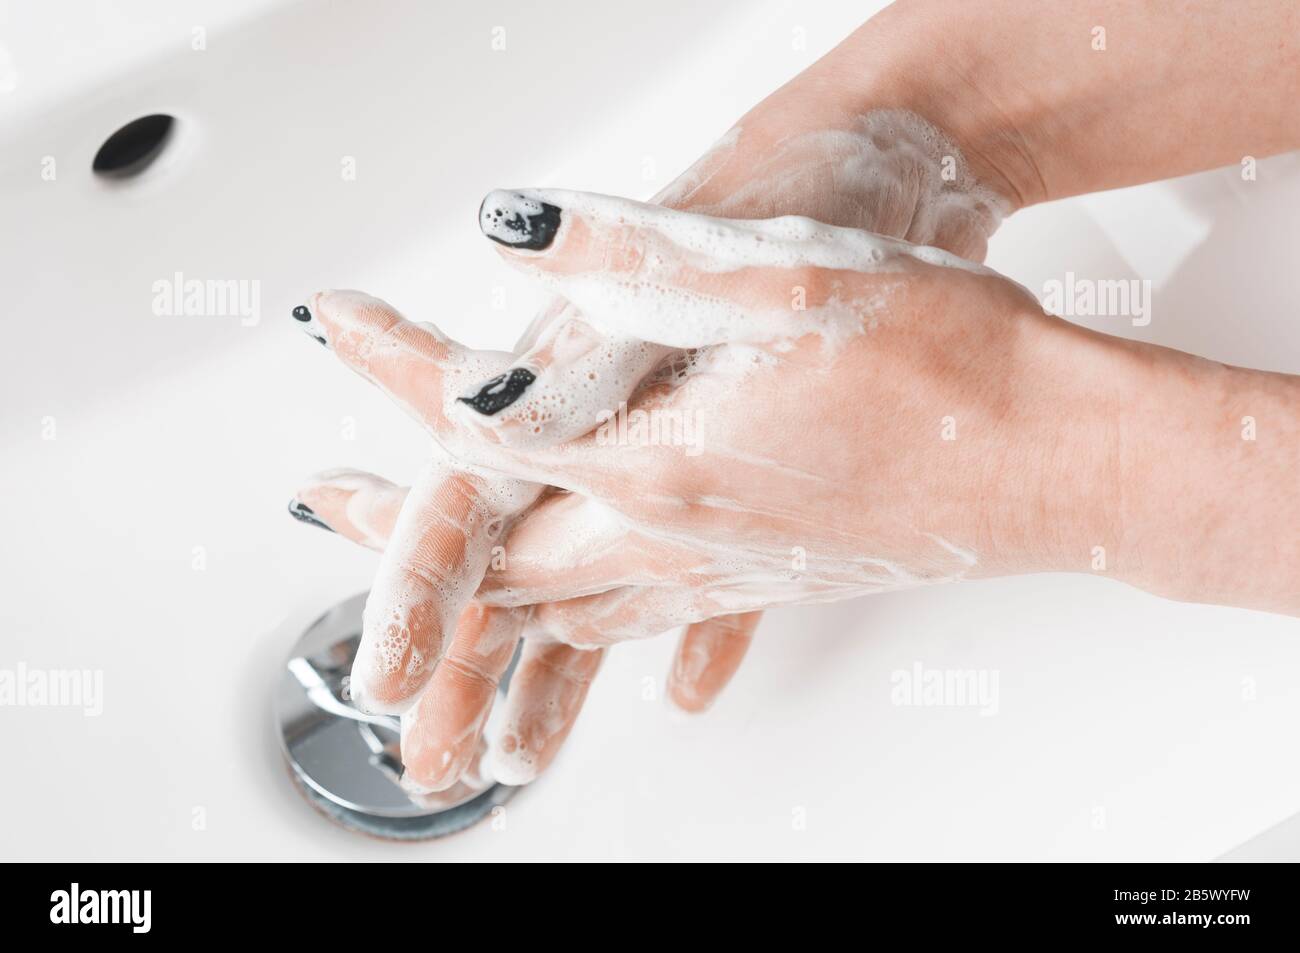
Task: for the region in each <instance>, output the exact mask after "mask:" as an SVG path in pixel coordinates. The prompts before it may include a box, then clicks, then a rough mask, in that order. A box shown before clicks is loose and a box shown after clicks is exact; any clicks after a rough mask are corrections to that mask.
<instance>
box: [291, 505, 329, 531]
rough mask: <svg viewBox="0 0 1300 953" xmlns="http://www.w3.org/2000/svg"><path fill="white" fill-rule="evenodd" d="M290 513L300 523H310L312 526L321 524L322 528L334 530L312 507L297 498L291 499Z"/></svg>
mask: <svg viewBox="0 0 1300 953" xmlns="http://www.w3.org/2000/svg"><path fill="white" fill-rule="evenodd" d="M289 515H290V516H292V517H293V518H294V519H296V520H297V521H298V522H300V523H308V524H310V525H312V526H319V527H320V528H321V529H324V530H329V531H330V532H331V533H332V532H334V530H333V529H330V525H329V524H328V523H326V522H325V521H324V520H323V519H321V518H320V517H319V516H317V515H316V514H315V512H314V511H313V510H312V508H311V507H310V506H308V505H307V504H306V503H299V502H298V501H297V500H290V501H289Z"/></svg>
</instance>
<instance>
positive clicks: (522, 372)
mask: <svg viewBox="0 0 1300 953" xmlns="http://www.w3.org/2000/svg"><path fill="white" fill-rule="evenodd" d="M535 380H537V375H536V374H534V373H533V372H532V371H530V370H528V369H527V368H523V367H516V368H514V369H513V370H510V371H506V373H504V374H499V375H497V376H496V377H494V378H492V379H491V380H490V381H488V382H487V383H486V384H484V385H483V386H482V387H480V388H479V392H478V393H477V394H475V395H474V396H473V397H458V398H456V399H457V400H459V401H460V402H461V403H462V404H469V405H470V406H471V407H473V408H474V409H475V410H477V411H478V412H479V413H480V414H482V415H483V416H485V417H491V416H492V415H493V414H495V413H496V412H497V411H500V410H505V409H506V408H507V407H509V406H510V405H511V404H513V403H514V402H515V401H517V400H518V399H519V397H520V395H521V394H523V392H524V391H526V390H528V386H529V385H530V384H532V382H533V381H535Z"/></svg>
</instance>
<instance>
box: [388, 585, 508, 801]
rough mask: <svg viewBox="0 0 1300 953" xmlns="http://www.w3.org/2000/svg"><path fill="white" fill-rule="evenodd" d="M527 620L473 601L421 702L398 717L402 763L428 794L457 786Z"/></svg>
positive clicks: (472, 754) (475, 749)
mask: <svg viewBox="0 0 1300 953" xmlns="http://www.w3.org/2000/svg"><path fill="white" fill-rule="evenodd" d="M526 617H527V611H526V610H522V609H497V608H491V607H487V606H482V605H479V604H477V603H471V604H470V605H469V607H468V608H466V609H465V611H464V612H463V613H462V614H461V617H460V620H459V622H458V623H457V626H456V632H455V635H454V636H453V638H452V640H451V647H450V648H449V649H448V650H447V654H446V655H444V656H443V658H442V661H440V662H439V663H438V667H437V668H436V669H434V672H433V677H432V678H431V679H430V681H429V685H428V688H426V689H425V691H424V693H423V694H422V695H420V700H419V702H418V703H417V704H416V705H415V707H413V708H411V709H410V710H409V711H407V713H406V714H405V715H403V716H402V763H403V764H404V765H405V766H406V771H407V774H409V776H410V778H411V781H412V782H413V783H415V784H417V785H419V786H420V787H421V788H422V789H424V790H426V791H444V790H446V789H447V788H449V787H451V786H452V785H453V784H455V783H456V782H457V781H458V780H459V779H460V778H461V776H462V775H463V774H464V772H465V771H466V769H467V768H468V767H469V765H470V762H471V761H472V760H473V759H474V757H475V756H476V754H477V752H478V750H479V744H480V742H481V740H482V737H483V727H484V725H485V724H486V723H487V719H488V714H489V713H490V712H491V711H492V704H493V702H494V701H495V699H496V694H497V683H498V682H500V680H501V676H502V674H503V673H504V672H505V670H506V667H507V666H508V665H509V664H510V659H511V658H512V657H513V655H514V651H515V646H516V645H517V644H518V641H519V634H520V630H521V629H522V628H523V623H524V620H525V618H526Z"/></svg>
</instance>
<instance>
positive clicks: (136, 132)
mask: <svg viewBox="0 0 1300 953" xmlns="http://www.w3.org/2000/svg"><path fill="white" fill-rule="evenodd" d="M175 125H176V119H175V117H173V116H168V115H165V114H163V113H156V114H154V115H152V116H141V117H140V118H139V119H134V120H132V121H131V122H128V123H127V124H126V125H125V126H123V127H122V128H121V129H119V130H118V131H117V132H115V133H113V134H112V135H111V136H109V137H108V138H107V139H105V140H104V144H103V145H102V146H100V147H99V151H98V152H96V153H95V161H94V162H93V163H92V164H91V169H93V170H94V172H95V174H96V175H102V176H106V177H108V178H113V179H126V178H130V177H132V176H136V175H139V174H140V173H141V172H143V171H144V170H145V169H147V168H149V166H150V165H152V164H153V161H154V160H155V159H157V158H158V156H159V155H161V154H162V151H163V149H164V148H166V146H167V140H168V139H169V138H170V137H171V134H172V128H173V127H174V126H175Z"/></svg>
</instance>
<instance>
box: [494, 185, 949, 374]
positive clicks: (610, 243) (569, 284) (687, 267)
mask: <svg viewBox="0 0 1300 953" xmlns="http://www.w3.org/2000/svg"><path fill="white" fill-rule="evenodd" d="M479 225H480V227H481V228H482V230H483V232H484V233H485V234H486V235H487V237H488V238H490V239H492V240H493V241H495V242H497V243H498V244H499V245H500V246H501V249H502V253H503V255H504V256H505V258H506V259H507V261H509V262H510V263H511V264H512V265H514V266H515V267H518V268H519V269H521V270H523V271H524V272H526V273H529V274H531V275H532V276H533V277H535V278H537V279H538V280H539V281H541V282H542V283H543V284H544V285H546V286H548V287H550V288H551V289H553V290H554V291H556V292H558V293H559V294H561V295H563V296H564V297H565V298H566V299H567V300H568V301H570V302H571V303H572V304H573V305H574V306H575V307H576V308H578V310H579V311H580V312H581V313H582V314H583V316H584V318H585V319H586V320H587V321H589V322H591V323H592V324H593V325H595V326H596V327H597V328H599V329H600V330H602V331H605V332H606V333H613V334H623V335H635V336H638V337H641V338H645V339H647V340H652V341H655V342H657V343H660V344H665V345H670V346H672V347H681V348H692V347H703V346H706V345H709V344H717V343H723V342H741V341H751V342H764V341H774V340H778V339H782V338H789V337H791V336H798V335H801V334H805V333H809V332H812V331H815V330H817V329H818V328H819V326H820V325H821V324H823V323H824V322H825V321H826V320H827V319H829V318H831V317H835V316H837V315H838V316H839V317H840V319H841V320H846V321H854V320H856V321H858V322H859V323H860V321H861V315H860V309H855V308H853V307H845V305H849V304H852V302H850V301H845V300H844V295H845V293H846V291H856V290H858V289H857V286H859V285H863V284H864V282H863V281H862V280H861V276H862V275H865V274H872V273H875V272H877V271H880V270H883V269H885V268H890V269H893V270H898V269H901V268H903V267H905V266H906V265H907V263H908V262H909V261H910V260H913V257H914V256H913V248H912V246H909V245H907V244H906V243H905V242H900V241H897V240H894V239H888V238H883V237H881V236H878V235H873V234H871V233H869V232H863V231H858V230H856V229H846V228H837V227H835V226H832V225H823V224H821V223H820V222H815V221H813V220H811V219H807V218H797V217H785V218H774V219H766V220H760V221H742V220H737V219H722V218H710V217H708V216H702V215H695V214H691V213H688V212H680V211H675V210H672V209H667V208H662V207H660V206H655V205H646V204H643V203H640V202H633V201H631V200H628V199H621V198H614V197H611V196H604V195H594V194H591V193H586V192H567V191H561V190H557V189H538V190H529V191H526V192H518V191H516V192H507V191H497V192H492V193H490V194H489V195H488V196H487V198H486V199H485V200H484V202H483V206H482V208H481V210H480V212H479ZM930 252H933V249H931V250H930ZM926 257H927V254H922V255H919V256H915V258H916V260H920V259H924V258H926ZM931 257H932V256H931ZM813 271H818V272H823V273H824V274H822V275H821V278H820V280H817V281H813V280H812V279H811V277H810V272H813ZM846 285H849V286H852V287H848V288H846ZM796 289H802V292H801V294H799V295H797V296H796V295H795V294H792V292H794V291H796ZM796 297H797V299H798V300H797V301H796ZM831 304H837V305H838V306H837V307H835V308H827V306H828V305H831ZM824 308H827V310H826V312H825V313H823V309H824Z"/></svg>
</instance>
